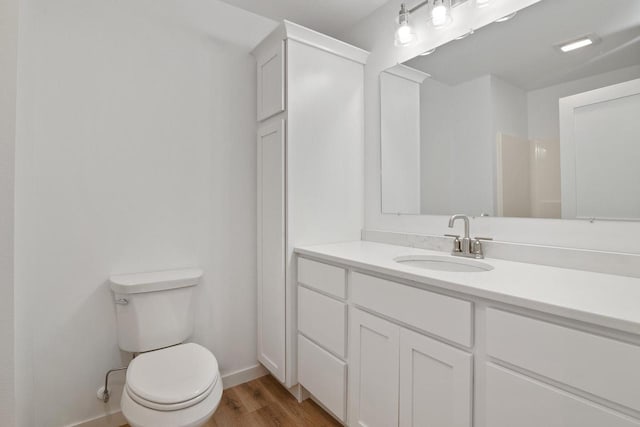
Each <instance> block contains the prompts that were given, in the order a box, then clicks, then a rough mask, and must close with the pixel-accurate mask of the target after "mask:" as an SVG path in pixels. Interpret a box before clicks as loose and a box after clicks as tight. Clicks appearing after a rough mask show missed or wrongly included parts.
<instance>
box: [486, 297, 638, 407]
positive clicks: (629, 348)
mask: <svg viewBox="0 0 640 427" xmlns="http://www.w3.org/2000/svg"><path fill="white" fill-rule="evenodd" d="M487 352H488V354H489V355H491V356H493V357H495V358H498V359H501V360H504V361H505V362H509V363H511V364H513V365H517V366H520V367H523V368H525V369H527V370H529V371H532V372H536V373H538V374H540V375H543V376H545V377H548V378H552V379H554V380H556V381H560V382H562V383H565V384H568V385H570V386H572V387H575V388H578V389H581V390H584V391H586V392H589V393H591V394H594V395H596V396H600V397H602V398H605V399H607V400H611V401H613V402H616V403H619V404H621V405H624V406H627V407H629V408H632V409H635V410H640V347H638V346H635V345H631V344H627V343H624V342H620V341H616V340H613V339H610V338H604V337H600V336H598V335H594V334H590V333H587V332H582V331H578V330H575V329H571V328H566V327H563V326H559V325H555V324H553V323H548V322H543V321H539V320H536V319H531V318H528V317H524V316H520V315H517V314H512V313H507V312H505V311H501V310H495V309H489V310H487Z"/></svg>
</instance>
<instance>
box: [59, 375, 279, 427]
mask: <svg viewBox="0 0 640 427" xmlns="http://www.w3.org/2000/svg"><path fill="white" fill-rule="evenodd" d="M268 373H269V372H268V371H267V370H266V369H265V367H264V366H262V365H260V364H258V365H255V366H250V367H248V368H244V369H239V370H237V371H233V372H228V373H226V374H224V375H222V384H223V385H224V388H225V389H227V388H230V387H234V386H237V385H239V384H243V383H246V382H249V381H252V380H255V379H256V378H260V377H263V376H265V375H267V374H268ZM126 423H127V420H126V419H125V418H124V416H123V415H122V412H120V411H117V412H113V413H111V414H107V415H103V416H100V417H96V418H93V419H90V420H87V421H82V422H80V423H77V424H71V425H69V426H68V427H120V426H121V425H124V424H126Z"/></svg>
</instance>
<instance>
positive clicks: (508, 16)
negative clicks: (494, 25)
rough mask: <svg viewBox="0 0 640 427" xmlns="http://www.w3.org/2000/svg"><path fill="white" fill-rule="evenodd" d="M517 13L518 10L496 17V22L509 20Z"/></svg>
mask: <svg viewBox="0 0 640 427" xmlns="http://www.w3.org/2000/svg"><path fill="white" fill-rule="evenodd" d="M516 13H518V12H513V13H510V14H508V15H505V16H503V17H502V18H498V19H496V20H495V22H507V21H508V20H510V19H511V18H513V17H514V16H516Z"/></svg>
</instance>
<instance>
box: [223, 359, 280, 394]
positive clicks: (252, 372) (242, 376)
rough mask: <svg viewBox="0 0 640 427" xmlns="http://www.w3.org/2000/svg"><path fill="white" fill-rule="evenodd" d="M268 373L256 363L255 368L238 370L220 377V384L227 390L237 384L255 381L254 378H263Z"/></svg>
mask: <svg viewBox="0 0 640 427" xmlns="http://www.w3.org/2000/svg"><path fill="white" fill-rule="evenodd" d="M268 373H269V371H267V369H266V368H265V367H264V366H262V365H261V364H259V363H258V364H257V365H255V366H251V367H249V368H244V369H239V370H237V371H233V372H228V373H226V374H224V375H222V384H223V385H224V388H225V389H228V388H230V387H234V386H237V385H238V384H244V383H247V382H249V381H252V380H255V379H256V378H260V377H264V376H265V375H267V374H268Z"/></svg>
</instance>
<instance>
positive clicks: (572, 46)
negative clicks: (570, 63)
mask: <svg viewBox="0 0 640 427" xmlns="http://www.w3.org/2000/svg"><path fill="white" fill-rule="evenodd" d="M593 43H594V40H593V39H592V38H591V37H590V36H587V37H582V38H579V39H578V40H573V41H571V42H568V43H564V44H562V45H560V46H559V48H560V50H561V51H563V52H564V53H567V52H571V51H572V50H576V49H580V48H581V47H587V46H590V45H592V44H593Z"/></svg>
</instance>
